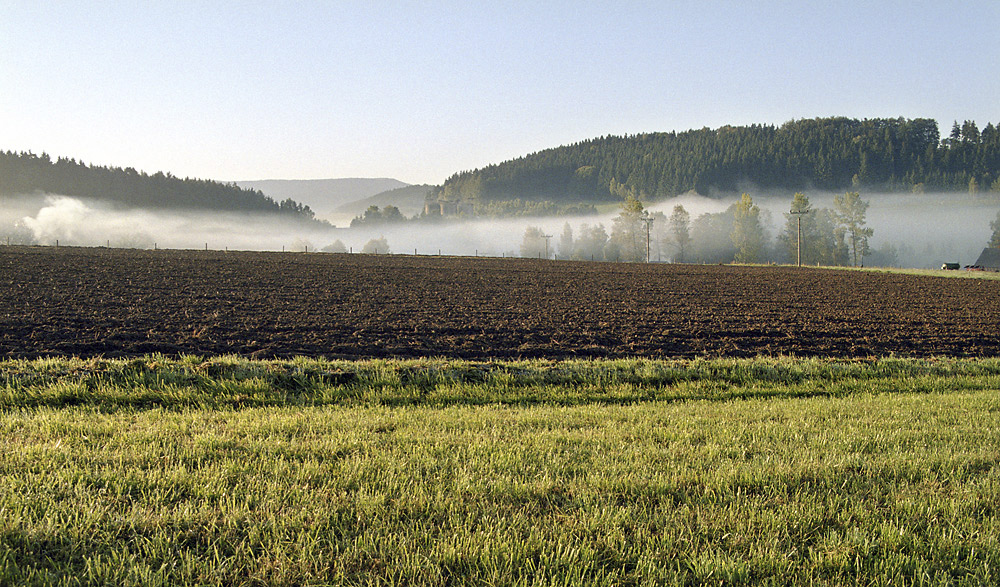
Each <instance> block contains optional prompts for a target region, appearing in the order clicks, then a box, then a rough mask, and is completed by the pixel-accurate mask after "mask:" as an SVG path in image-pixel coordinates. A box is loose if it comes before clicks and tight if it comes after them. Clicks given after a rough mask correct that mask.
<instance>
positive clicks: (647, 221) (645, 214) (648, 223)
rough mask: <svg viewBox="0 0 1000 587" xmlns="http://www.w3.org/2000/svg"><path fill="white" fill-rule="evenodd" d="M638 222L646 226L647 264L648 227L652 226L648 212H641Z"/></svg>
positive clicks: (651, 219) (647, 253) (647, 257)
mask: <svg viewBox="0 0 1000 587" xmlns="http://www.w3.org/2000/svg"><path fill="white" fill-rule="evenodd" d="M639 220H642V221H643V222H644V223H645V224H646V262H647V263H649V227H650V226H651V225H652V224H653V217H652V216H650V215H649V210H643V211H642V216H640V217H639Z"/></svg>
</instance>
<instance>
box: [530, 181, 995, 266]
mask: <svg viewBox="0 0 1000 587" xmlns="http://www.w3.org/2000/svg"><path fill="white" fill-rule="evenodd" d="M868 206H869V203H868V202H866V201H864V200H862V199H861V196H860V194H859V193H858V192H846V193H844V194H842V195H838V196H835V197H834V200H833V208H819V209H817V208H813V206H812V204H811V203H810V202H809V198H807V197H806V195H805V194H804V193H802V192H797V193H796V194H795V195H794V196H793V198H792V203H791V209H790V212H789V213H787V214H785V223H784V225H783V226H782V228H781V229H780V232H779V234H778V235H777V238H775V239H773V240H772V239H771V238H770V236H769V234H768V232H767V230H766V228H765V222H764V221H763V219H762V218H761V211H760V207H759V206H757V204H756V203H755V202H754V201H753V198H752V197H751V196H750V195H749V194H746V193H744V194H742V196H741V197H740V200H739V201H738V202H736V203H734V204H732V205H731V206H730V207H729V208H728V209H727V210H725V211H723V212H718V213H706V214H702V215H700V216H698V217H697V218H694V219H692V218H691V215H690V213H688V211H687V210H686V209H685V208H684V206H682V205H677V206H674V208H673V211H672V213H671V214H670V216H667V215H665V214H664V213H662V212H656V213H653V214H650V213H649V211H648V210H646V209H645V207H644V206H643V204H642V202H641V201H640V200H639V199H638V198H635V197H634V196H631V195H630V196H627V197H626V199H625V201H624V202H623V203H622V206H621V212H620V213H619V215H618V216H617V217H615V218H614V220H613V221H612V224H611V228H610V231H609V230H608V229H606V228H605V227H604V225H603V224H596V225H591V224H581V225H580V226H579V227H578V228H577V229H576V230H574V229H573V227H572V226H570V224H569V223H566V224H565V225H564V227H563V230H562V233H561V234H560V235H558V239H557V240H555V241H552V240H551V239H553V238H555V236H556V235H546V234H544V233H543V231H542V230H541V229H540V228H538V227H534V226H529V227H528V228H527V229H526V230H525V232H524V237H523V239H522V243H521V250H520V252H521V255H522V256H524V257H543V256H544V257H552V256H555V257H556V258H560V259H575V260H585V261H587V260H592V261H623V262H643V261H653V262H657V261H662V262H667V261H671V262H690V263H729V262H737V263H764V262H782V263H801V264H805V265H826V266H844V265H854V266H858V265H863V264H865V262H866V260H867V262H868V263H869V264H871V265H880V266H888V265H892V264H893V263H894V262H895V258H894V254H893V252H892V251H891V250H885V251H873V250H872V249H871V247H870V246H869V238H871V237H872V235H873V234H874V230H873V229H872V228H870V227H868V226H867V222H866V214H867V210H868ZM994 229H995V230H997V231H998V232H1000V216H998V218H997V221H996V223H995V226H994ZM998 238H1000V237H998V236H997V234H994V240H997V239H998Z"/></svg>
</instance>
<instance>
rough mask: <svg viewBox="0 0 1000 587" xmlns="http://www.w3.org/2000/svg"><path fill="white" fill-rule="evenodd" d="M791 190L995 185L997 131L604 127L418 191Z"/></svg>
mask: <svg viewBox="0 0 1000 587" xmlns="http://www.w3.org/2000/svg"><path fill="white" fill-rule="evenodd" d="M746 185H753V186H755V187H756V188H760V189H768V190H769V189H774V190H782V191H788V192H791V191H801V190H807V189H820V190H826V191H834V192H837V191H845V190H853V191H857V190H858V188H859V187H860V186H864V187H865V188H867V189H873V190H884V191H896V192H899V191H916V192H920V191H924V190H927V191H932V190H936V191H955V190H960V191H965V190H969V191H972V192H976V191H986V190H994V191H1000V129H998V127H997V126H995V125H994V124H993V123H989V124H987V126H986V127H985V128H984V129H982V130H980V129H979V128H978V126H977V125H976V123H975V122H973V121H965V122H964V123H962V124H959V123H958V122H955V123H954V125H953V126H952V129H951V132H950V133H949V134H948V135H947V136H946V137H943V138H942V137H941V134H940V132H939V130H938V125H937V122H936V121H934V120H932V119H926V118H916V119H906V118H876V119H864V120H857V119H852V118H844V117H831V118H815V119H803V120H792V121H789V122H786V123H785V124H782V125H781V126H773V125H751V126H723V127H721V128H718V129H708V128H703V129H699V130H690V131H686V132H679V133H678V132H661V133H647V134H636V135H625V136H605V137H599V138H595V139H591V140H586V141H581V142H579V143H575V144H571V145H566V146H562V147H557V148H554V149H547V150H544V151H540V152H537V153H532V154H530V155H527V156H524V157H521V158H518V159H514V160H511V161H507V162H504V163H499V164H495V165H490V166H487V167H484V168H482V169H477V170H473V171H463V172H461V173H456V174H455V175H453V176H451V177H450V178H448V180H446V181H445V182H444V184H443V185H442V186H440V187H439V188H437V189H436V190H433V191H432V192H431V193H430V194H429V196H428V197H429V198H432V199H437V200H443V201H473V202H480V201H484V202H488V201H504V200H512V199H517V198H520V199H522V200H532V199H534V200H540V199H544V200H550V201H553V202H567V201H584V202H601V201H621V200H623V199H624V195H625V194H627V193H633V194H634V195H635V196H636V197H637V198H638V199H641V200H644V201H648V200H650V199H653V200H657V199H665V198H668V197H672V196H675V195H678V194H682V193H686V192H690V191H694V192H697V193H699V194H702V195H710V194H712V193H714V192H725V193H740V192H741V191H743V190H742V187H743V186H746Z"/></svg>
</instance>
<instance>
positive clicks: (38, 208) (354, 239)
mask: <svg viewBox="0 0 1000 587" xmlns="http://www.w3.org/2000/svg"><path fill="white" fill-rule="evenodd" d="M807 195H808V196H809V198H810V201H811V202H812V205H813V207H814V208H816V209H818V208H830V207H832V199H833V196H834V195H835V194H833V193H822V192H814V193H809V194H807ZM863 198H864V199H865V200H866V201H868V202H870V207H869V209H868V214H867V225H868V226H869V227H871V228H872V229H874V235H873V237H872V239H871V248H872V249H873V250H876V249H879V248H880V247H882V246H884V245H889V246H892V247H894V248H895V250H896V254H897V258H898V261H899V266H902V267H913V268H935V267H940V266H941V264H942V263H945V262H957V263H961V264H963V265H968V264H971V263H973V262H974V261H975V259H976V258H977V257H978V255H979V253H980V252H981V251H982V249H983V248H984V247H985V246H986V244H987V242H988V240H989V237H990V234H991V228H990V222H991V220H993V219H994V218H995V217H996V215H997V213H998V211H1000V201H998V200H997V199H996V198H995V197H991V196H990V195H988V194H987V195H983V196H980V197H973V196H971V195H969V194H968V193H953V194H875V193H866V194H864V195H863ZM736 199H737V198H736V197H735V196H734V195H731V196H727V197H722V198H709V197H705V196H698V195H693V194H685V195H681V196H677V197H674V198H669V199H666V200H662V201H659V202H652V203H650V204H649V205H648V206H647V209H648V210H649V211H650V212H651V213H656V212H662V213H663V214H664V215H665V216H669V215H670V214H671V212H672V211H673V208H674V206H676V205H682V206H684V207H685V209H686V210H687V211H688V212H689V214H690V215H691V219H692V221H693V220H695V219H697V218H698V217H699V216H701V215H703V214H706V213H713V214H715V213H719V212H724V211H725V210H726V209H727V208H728V207H729V206H730V205H731V204H733V203H735V201H736ZM754 201H755V202H756V203H757V204H758V205H759V206H760V208H761V210H762V212H763V213H762V219H763V220H764V224H765V229H766V231H767V233H768V235H769V238H770V239H771V240H772V241H773V239H774V238H775V237H776V236H777V234H778V233H779V232H780V230H781V229H782V227H783V225H784V223H785V217H784V213H786V212H787V211H788V207H789V203H790V201H791V198H790V197H789V196H787V195H784V194H772V195H766V194H758V195H756V196H754ZM618 213H619V211H618V210H614V211H609V212H605V213H601V214H593V215H585V216H573V217H563V216H550V217H532V218H526V217H510V218H472V219H444V220H441V221H437V222H418V221H408V222H405V223H400V224H382V225H375V226H361V227H356V228H347V227H339V228H338V227H323V226H321V225H317V224H309V223H303V222H301V221H299V220H295V219H287V218H282V217H280V216H277V215H266V214H245V213H218V212H206V211H203V210H197V211H195V210H191V211H170V210H141V209H132V210H123V209H120V208H116V207H113V206H111V205H109V204H107V203H105V202H101V201H92V200H82V199H80V198H73V197H68V196H59V195H44V196H42V195H32V196H20V197H18V198H8V202H7V203H6V205H5V207H4V210H3V213H2V214H0V227H6V229H7V231H8V235H10V233H11V231H12V230H13V228H12V227H14V226H15V225H17V226H18V227H19V229H20V230H21V231H22V233H21V234H24V235H30V236H31V237H32V238H33V239H34V241H35V242H37V243H38V244H44V245H51V244H55V242H56V241H57V240H58V241H59V244H61V245H79V246H112V247H128V248H147V249H148V248H153V247H154V246H155V247H157V248H161V249H168V248H173V249H202V248H204V247H206V246H207V247H208V248H209V249H213V250H225V249H230V250H260V251H282V250H284V251H289V252H291V251H307V250H308V251H312V252H315V251H319V250H321V249H323V248H324V247H328V246H330V245H332V244H333V243H335V242H337V241H340V242H341V243H343V245H344V247H345V248H346V249H347V250H349V251H350V250H353V252H360V251H361V250H362V248H363V247H364V246H365V244H366V243H367V242H368V241H370V240H372V239H380V238H384V239H386V241H387V242H388V245H389V248H390V251H391V252H392V253H394V254H413V253H414V252H416V253H417V254H423V255H431V254H438V252H439V251H440V254H442V255H457V256H472V255H477V254H478V255H480V256H496V257H500V256H519V255H520V247H521V244H522V241H523V239H524V233H525V231H526V230H527V228H528V227H537V228H540V229H541V230H542V231H543V232H545V233H547V234H550V235H552V236H553V238H552V239H551V246H552V249H551V251H552V253H553V254H557V253H558V245H557V243H558V240H559V236H560V235H561V233H562V231H563V229H564V227H565V225H566V224H567V223H568V224H569V225H570V227H571V229H572V230H573V231H574V232H577V231H578V230H579V228H580V226H581V225H584V224H586V225H589V226H596V225H603V226H604V228H605V229H606V231H607V232H608V233H610V232H611V228H612V223H613V220H614V218H615V217H616V216H617V215H618ZM383 252H384V251H383ZM654 260H657V259H655V258H654ZM659 260H663V261H667V260H670V259H669V258H660V259H659ZM774 260H776V259H762V261H774Z"/></svg>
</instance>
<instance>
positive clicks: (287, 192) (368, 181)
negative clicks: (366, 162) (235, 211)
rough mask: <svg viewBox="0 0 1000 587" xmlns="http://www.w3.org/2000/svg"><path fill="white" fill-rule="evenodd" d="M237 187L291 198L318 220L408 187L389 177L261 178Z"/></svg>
mask: <svg viewBox="0 0 1000 587" xmlns="http://www.w3.org/2000/svg"><path fill="white" fill-rule="evenodd" d="M235 183H236V185H238V186H240V187H242V188H247V189H252V190H259V191H261V192H262V193H264V194H266V195H268V196H270V197H272V198H274V199H276V200H284V199H286V198H291V199H293V200H295V201H296V202H302V203H304V204H306V205H308V206H309V207H310V208H312V209H313V211H315V212H316V214H317V215H318V216H320V217H321V218H326V217H328V216H330V215H331V214H334V213H335V212H336V210H337V208H338V207H340V206H342V205H344V204H347V203H349V202H355V201H357V200H361V199H363V198H368V197H370V196H374V195H375V194H378V193H381V192H384V191H388V190H393V189H397V188H402V187H406V186H408V185H409V184H407V183H404V182H401V181H399V180H398V179H391V178H385V177H382V178H340V179H262V180H257V181H237V182H235Z"/></svg>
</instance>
